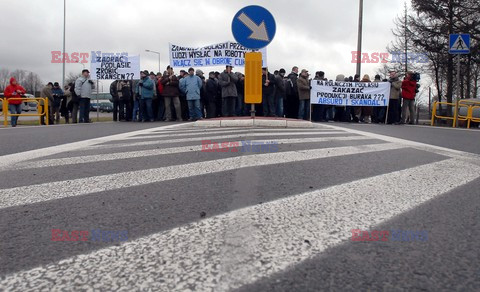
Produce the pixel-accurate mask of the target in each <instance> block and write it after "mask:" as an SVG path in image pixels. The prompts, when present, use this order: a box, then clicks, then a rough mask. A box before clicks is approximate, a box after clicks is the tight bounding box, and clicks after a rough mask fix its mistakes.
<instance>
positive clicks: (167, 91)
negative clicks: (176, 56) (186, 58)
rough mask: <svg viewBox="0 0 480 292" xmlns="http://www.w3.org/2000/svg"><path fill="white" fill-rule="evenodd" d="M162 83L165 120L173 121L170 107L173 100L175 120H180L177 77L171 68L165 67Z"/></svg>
mask: <svg viewBox="0 0 480 292" xmlns="http://www.w3.org/2000/svg"><path fill="white" fill-rule="evenodd" d="M162 84H163V97H164V99H165V120H166V121H167V122H168V121H173V119H172V108H171V103H172V101H173V106H174V108H175V114H176V118H177V121H179V122H181V121H183V119H182V108H181V104H180V97H179V96H180V90H179V88H178V84H179V83H178V78H177V76H175V74H174V72H173V68H172V67H170V66H168V67H167V74H166V75H164V76H163V78H162Z"/></svg>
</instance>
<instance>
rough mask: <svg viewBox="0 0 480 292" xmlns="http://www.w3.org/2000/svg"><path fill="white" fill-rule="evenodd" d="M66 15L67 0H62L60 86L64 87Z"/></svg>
mask: <svg viewBox="0 0 480 292" xmlns="http://www.w3.org/2000/svg"><path fill="white" fill-rule="evenodd" d="M66 15H67V0H63V52H62V53H63V54H62V60H63V62H62V66H63V68H62V88H64V87H65V26H66Z"/></svg>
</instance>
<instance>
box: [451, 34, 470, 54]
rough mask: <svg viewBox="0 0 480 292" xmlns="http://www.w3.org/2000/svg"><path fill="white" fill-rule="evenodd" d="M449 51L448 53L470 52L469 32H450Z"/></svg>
mask: <svg viewBox="0 0 480 292" xmlns="http://www.w3.org/2000/svg"><path fill="white" fill-rule="evenodd" d="M449 53H450V54H470V35H469V34H451V35H450V50H449Z"/></svg>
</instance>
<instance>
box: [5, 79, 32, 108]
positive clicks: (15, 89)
mask: <svg viewBox="0 0 480 292" xmlns="http://www.w3.org/2000/svg"><path fill="white" fill-rule="evenodd" d="M16 81H17V80H15V77H12V78H10V85H8V86H7V88H5V91H4V94H5V97H6V98H7V100H8V99H9V98H16V97H22V95H24V94H25V93H26V92H27V91H26V90H25V88H23V87H22V86H20V85H18V84H15V85H14V84H13V82H16ZM8 103H9V104H21V103H22V101H21V100H9V101H8Z"/></svg>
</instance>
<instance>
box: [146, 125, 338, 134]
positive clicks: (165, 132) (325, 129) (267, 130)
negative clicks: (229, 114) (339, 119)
mask: <svg viewBox="0 0 480 292" xmlns="http://www.w3.org/2000/svg"><path fill="white" fill-rule="evenodd" d="M226 130H230V131H246V130H250V131H255V132H295V131H298V130H301V131H304V132H307V131H312V132H314V131H318V132H320V131H332V129H330V128H327V127H322V126H318V127H315V128H301V129H299V128H258V127H250V128H249V127H231V128H230V127H229V128H226V127H221V128H220V127H219V128H193V129H192V128H191V127H188V128H186V127H185V128H179V129H173V130H158V131H154V132H153V133H155V134H168V133H178V132H182V133H188V132H191V133H195V132H215V131H226Z"/></svg>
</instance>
